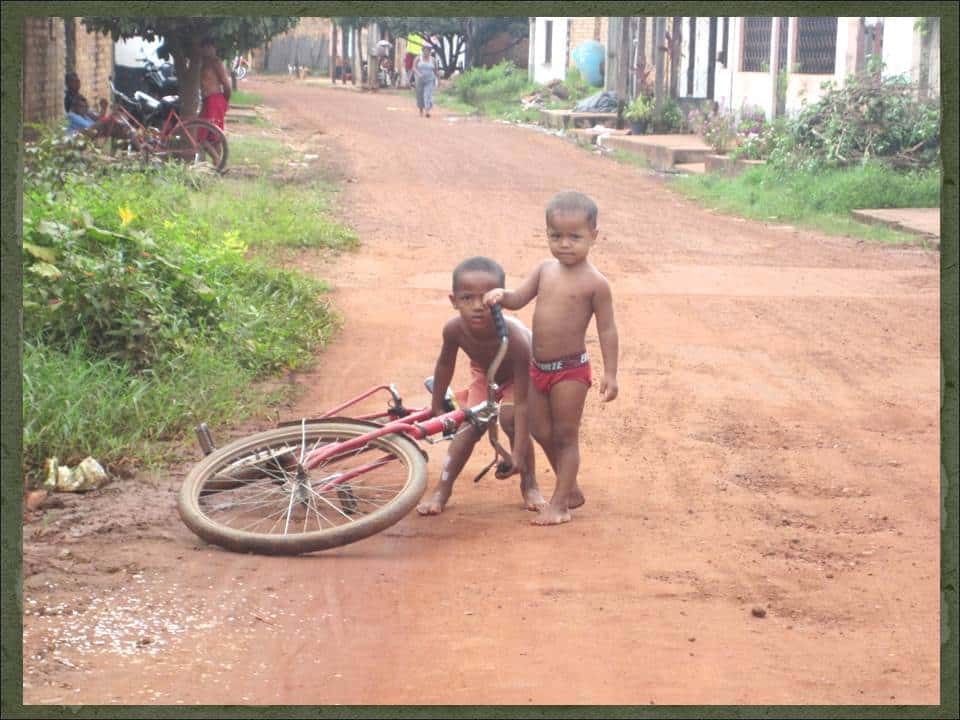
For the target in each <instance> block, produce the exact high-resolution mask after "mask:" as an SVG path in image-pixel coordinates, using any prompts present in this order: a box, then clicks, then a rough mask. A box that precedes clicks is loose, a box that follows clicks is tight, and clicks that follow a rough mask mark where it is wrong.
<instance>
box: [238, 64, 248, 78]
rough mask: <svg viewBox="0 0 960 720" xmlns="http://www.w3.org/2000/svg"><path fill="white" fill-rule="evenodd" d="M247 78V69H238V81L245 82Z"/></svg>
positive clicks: (241, 67) (242, 67)
mask: <svg viewBox="0 0 960 720" xmlns="http://www.w3.org/2000/svg"><path fill="white" fill-rule="evenodd" d="M246 76H247V69H246V68H245V67H244V66H243V65H241V66H240V67H238V68H237V80H243V79H244V78H245V77H246Z"/></svg>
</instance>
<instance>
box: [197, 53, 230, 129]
mask: <svg viewBox="0 0 960 720" xmlns="http://www.w3.org/2000/svg"><path fill="white" fill-rule="evenodd" d="M200 56H201V58H202V59H203V65H202V66H201V68H200V94H201V96H202V97H203V104H202V106H201V108H200V119H201V120H206V121H208V122H210V123H212V124H214V125H216V126H217V127H218V128H220V129H221V130H223V121H224V118H225V117H226V115H227V108H228V107H229V105H230V103H229V100H230V79H229V78H228V77H227V70H226V68H224V66H223V63H222V62H221V61H220V58H219V57H217V46H216V45H215V44H214V42H213V38H209V37H205V38H204V39H203V40H201V41H200ZM201 140H203V138H201Z"/></svg>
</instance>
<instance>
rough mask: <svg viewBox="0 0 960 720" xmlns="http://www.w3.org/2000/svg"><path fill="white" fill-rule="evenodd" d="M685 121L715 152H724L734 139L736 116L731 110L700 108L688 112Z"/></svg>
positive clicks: (735, 135)
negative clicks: (715, 110) (717, 110)
mask: <svg viewBox="0 0 960 720" xmlns="http://www.w3.org/2000/svg"><path fill="white" fill-rule="evenodd" d="M687 122H688V124H689V125H690V127H691V129H692V130H693V131H694V132H695V133H697V134H698V135H701V136H702V137H703V139H704V141H705V142H706V143H707V144H708V145H709V146H710V147H711V148H712V149H713V151H714V152H715V153H717V154H720V155H722V154H723V153H725V152H726V151H727V150H728V149H729V148H730V147H731V146H732V145H733V144H734V142H735V140H736V137H737V117H736V115H734V114H733V113H732V112H729V111H727V112H714V111H713V110H712V109H710V108H706V107H705V108H700V109H697V110H693V111H691V112H690V114H689V115H688V116H687Z"/></svg>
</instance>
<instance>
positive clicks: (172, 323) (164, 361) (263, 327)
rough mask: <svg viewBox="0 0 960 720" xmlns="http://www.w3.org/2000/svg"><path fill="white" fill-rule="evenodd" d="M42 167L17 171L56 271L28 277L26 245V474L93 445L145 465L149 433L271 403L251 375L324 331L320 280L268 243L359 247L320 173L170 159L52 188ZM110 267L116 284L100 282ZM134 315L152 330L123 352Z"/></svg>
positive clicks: (270, 144) (254, 146) (249, 141)
mask: <svg viewBox="0 0 960 720" xmlns="http://www.w3.org/2000/svg"><path fill="white" fill-rule="evenodd" d="M231 150H232V151H233V150H236V152H235V154H234V155H233V157H232V158H231V159H232V160H236V156H237V155H239V156H240V157H241V158H246V159H247V160H249V161H255V162H256V163H257V164H262V166H264V167H265V168H268V169H270V168H273V167H274V165H276V166H278V167H283V166H285V165H286V163H287V162H288V161H289V160H290V159H294V158H296V157H297V153H296V152H295V151H293V150H292V149H290V148H287V147H286V146H285V145H283V144H282V143H280V142H278V141H275V140H272V139H268V138H267V139H261V138H243V139H241V140H240V141H238V142H237V143H233V142H231ZM314 162H318V161H314ZM44 177H45V176H31V177H30V178H28V179H25V182H24V233H25V239H26V240H27V241H28V242H29V243H30V244H31V247H35V246H41V248H40V249H41V250H42V249H43V248H47V249H48V250H45V251H44V252H47V251H49V252H52V253H54V255H55V257H53V258H52V260H53V263H54V264H55V265H56V266H58V268H59V272H60V275H58V276H56V277H54V276H51V275H41V274H38V273H37V271H36V269H35V268H34V267H33V266H34V265H36V264H37V262H38V261H37V256H35V255H31V254H30V253H24V266H25V268H24V269H25V272H24V298H25V299H24V302H25V307H24V313H25V317H24V342H25V350H24V357H23V378H24V469H25V471H26V473H27V477H28V479H30V480H31V481H32V482H37V481H39V480H40V479H41V477H40V476H41V473H42V470H41V468H42V463H43V460H44V459H46V458H48V457H51V456H56V457H57V458H59V459H60V460H61V461H62V462H64V463H69V464H73V463H75V462H77V461H79V460H81V459H82V458H83V457H85V456H86V455H92V456H93V457H95V458H97V459H98V460H99V461H101V462H102V463H104V464H105V465H106V466H107V468H108V469H111V468H113V469H116V468H118V467H120V466H129V465H131V464H136V463H139V462H152V461H155V460H159V459H161V457H160V453H161V452H163V451H164V450H163V448H162V447H161V444H162V443H164V442H167V441H169V440H176V439H179V438H182V437H184V436H185V435H186V434H189V432H190V430H191V428H192V427H194V426H195V425H196V424H197V423H198V422H199V421H201V420H206V421H208V422H210V423H211V425H212V426H213V425H216V424H220V423H224V422H230V421H233V420H236V419H238V418H241V417H244V416H248V415H250V414H253V413H258V412H261V411H262V409H263V406H264V403H266V402H268V401H269V399H268V398H266V397H265V394H264V392H263V391H259V390H257V389H256V388H257V384H256V383H257V381H258V380H260V379H266V378H268V377H270V376H273V375H276V374H277V373H279V372H281V371H283V370H284V369H286V368H291V367H297V366H301V365H304V364H307V363H309V362H311V361H312V359H313V357H314V354H315V352H316V350H317V348H319V347H322V346H323V345H325V344H326V342H328V340H329V338H330V337H331V336H332V334H333V333H334V332H335V330H336V328H337V326H338V323H339V320H338V319H337V317H336V316H335V315H334V314H333V313H332V311H331V310H330V308H329V307H328V305H327V303H326V300H325V297H324V296H325V292H326V289H327V286H326V284H325V283H323V282H322V281H319V280H317V279H314V278H309V277H305V276H302V275H300V274H299V273H297V272H292V271H287V270H284V269H281V268H278V267H273V266H271V264H270V263H271V262H276V261H277V258H278V257H283V256H282V255H278V253H277V248H313V249H320V250H332V251H337V250H341V249H345V248H350V247H353V246H355V245H356V242H357V239H356V235H355V233H354V232H353V231H351V230H350V229H348V228H346V227H345V226H343V225H342V224H340V223H339V222H337V220H336V219H335V217H334V200H335V190H334V188H333V187H332V186H331V185H330V184H328V183H326V182H324V181H323V180H322V179H320V178H318V177H316V176H312V177H311V176H310V175H307V176H306V177H305V179H304V184H303V185H299V184H295V183H283V184H280V183H277V182H272V181H271V180H270V179H269V176H267V175H265V176H262V177H259V178H254V179H249V178H248V179H244V178H231V177H229V175H228V176H225V177H221V176H207V175H197V174H195V173H192V172H191V171H189V170H187V169H185V168H183V167H180V166H177V165H168V166H164V167H162V168H160V169H158V170H148V171H145V172H139V171H130V170H129V169H128V170H125V171H123V172H112V173H108V174H103V173H86V174H84V173H82V172H80V173H75V174H74V175H71V176H70V177H68V178H67V180H66V181H65V182H64V183H63V184H61V185H49V184H47V183H48V182H50V181H48V180H45V179H44ZM121 211H123V212H121ZM49 223H59V224H60V225H61V226H63V227H64V228H66V229H67V230H69V232H70V233H72V234H73V235H69V234H68V235H66V236H64V237H63V238H62V239H61V240H58V239H57V237H56V236H55V235H52V234H50V231H49V230H43V227H44V225H45V224H46V225H47V226H48V227H49ZM86 223H90V226H91V227H92V229H89V230H85V229H84V228H85V227H86ZM100 238H102V240H101V239H100ZM141 250H142V252H141ZM34 252H36V250H35V251H34ZM119 278H123V279H124V282H125V283H126V284H124V285H114V289H113V290H111V289H110V288H111V285H112V284H113V283H116V282H117V281H118V279H119ZM128 278H129V279H128ZM127 287H129V291H127V290H126V288H127ZM85 288H86V289H85ZM97 288H103V290H98V291H97V292H96V293H95V294H91V292H92V291H93V290H94V289H97ZM47 298H53V301H55V302H57V303H58V304H57V305H53V304H51V303H48V302H47V300H46V299H47ZM84 298H87V299H84ZM28 299H31V300H32V304H27V300H28ZM104 302H107V303H110V305H108V306H103V303H104ZM91 303H93V305H92V306H91ZM97 303H99V305H98V304H97ZM98 308H100V309H98ZM84 313H86V314H87V315H84ZM90 313H95V315H89V314H90ZM104 316H106V319H104ZM87 317H89V318H94V317H96V318H97V320H96V322H93V321H89V320H85V319H84V318H87ZM64 320H69V322H64ZM144 323H146V325H144ZM142 326H145V327H148V328H155V329H156V332H158V334H157V335H155V336H152V337H153V338H154V339H156V340H159V341H161V342H154V341H153V339H151V337H148V338H146V339H145V343H144V344H143V346H142V352H140V351H139V350H138V351H137V352H134V353H131V354H129V359H124V358H126V357H127V355H125V353H124V350H125V348H129V347H135V348H136V347H137V344H138V343H142V342H144V339H143V336H142V335H138V332H139V331H138V330H137V328H138V327H142ZM77 328H79V330H78V329H77ZM111 328H112V329H111ZM94 331H95V332H97V333H100V334H99V335H96V336H94V335H92V334H91V333H92V332H94ZM150 332H151V333H152V332H155V331H154V330H151V331H150ZM104 333H105V334H104ZM111 333H114V334H113V335H111ZM148 335H149V333H148ZM114 337H119V338H120V341H119V342H115V341H113V340H111V338H114ZM105 341H107V342H105ZM124 343H126V345H125V344H124ZM131 343H133V345H132V346H131ZM108 345H109V346H110V348H113V349H109V348H108ZM118 348H119V350H120V352H117V351H116V350H117V349H118ZM144 359H146V361H144Z"/></svg>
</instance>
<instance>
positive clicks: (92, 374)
mask: <svg viewBox="0 0 960 720" xmlns="http://www.w3.org/2000/svg"><path fill="white" fill-rule="evenodd" d="M23 365H24V378H23V406H24V413H23V417H24V427H23V445H24V458H23V461H24V465H25V466H26V467H27V468H28V469H32V470H33V473H32V474H33V475H34V477H35V478H36V477H37V473H38V470H39V468H40V467H41V466H42V464H43V461H44V460H45V459H46V458H48V457H52V456H53V457H57V458H59V460H60V461H61V462H62V463H67V464H75V463H77V462H79V461H80V460H82V459H83V458H84V457H86V456H87V455H92V456H93V457H95V458H97V459H98V460H99V461H100V462H102V463H107V464H108V466H120V465H129V464H132V463H134V462H136V461H138V460H139V461H147V462H152V461H157V460H160V459H161V458H160V457H159V456H158V452H159V450H160V448H159V447H158V446H157V445H156V443H157V442H159V441H165V440H169V439H171V438H175V437H177V436H180V435H183V434H185V433H187V432H189V431H190V430H191V428H193V427H194V426H195V425H197V424H199V423H200V422H202V421H207V422H211V424H213V421H216V422H217V423H220V422H225V421H230V420H233V419H235V418H236V417H238V416H240V415H242V414H243V413H244V410H246V409H248V408H250V407H253V406H254V397H255V394H254V393H253V391H252V390H251V387H252V386H251V383H252V382H253V380H254V378H255V377H256V373H255V372H254V371H253V370H251V369H249V368H245V367H243V366H241V365H240V364H238V363H237V362H236V361H235V359H233V358H231V357H225V356H224V355H223V354H221V353H218V352H217V351H216V350H215V349H213V348H209V347H205V348H197V349H194V350H192V351H191V352H190V353H189V354H184V355H182V356H179V357H171V358H169V359H168V360H167V361H166V362H164V363H163V364H160V365H158V366H156V367H154V368H152V370H151V372H149V373H137V372H134V371H132V370H131V368H130V367H128V366H126V365H124V364H122V363H118V362H114V361H110V360H107V359H103V358H99V359H98V358H90V356H89V353H87V352H86V351H85V350H84V348H82V347H81V346H80V345H74V346H72V347H70V348H66V349H63V348H56V347H49V346H46V345H44V344H39V345H34V344H30V343H26V344H25V345H24V353H23Z"/></svg>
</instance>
